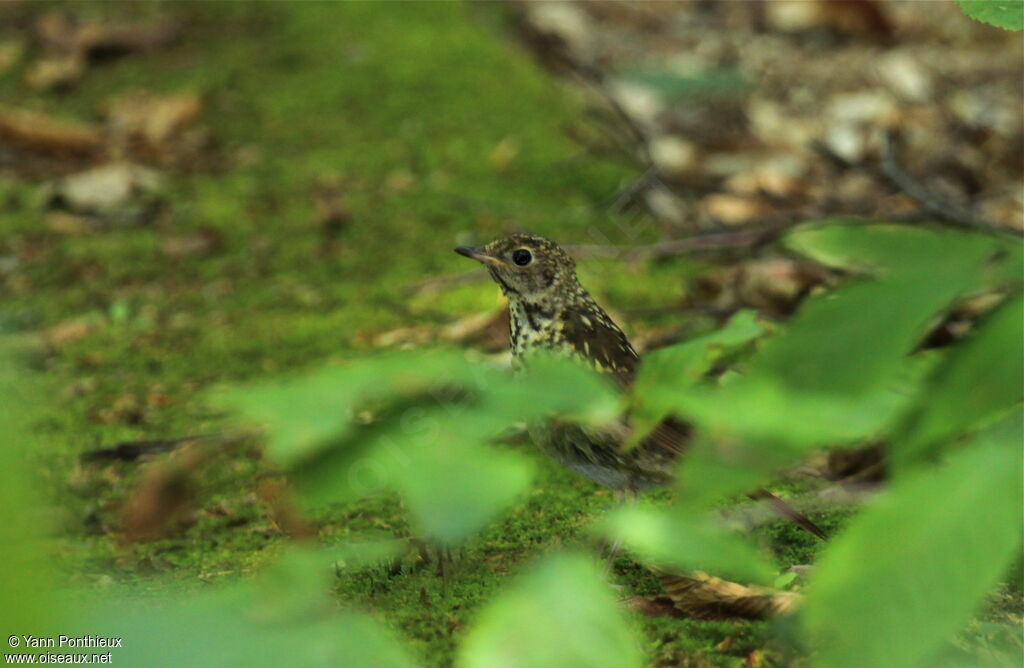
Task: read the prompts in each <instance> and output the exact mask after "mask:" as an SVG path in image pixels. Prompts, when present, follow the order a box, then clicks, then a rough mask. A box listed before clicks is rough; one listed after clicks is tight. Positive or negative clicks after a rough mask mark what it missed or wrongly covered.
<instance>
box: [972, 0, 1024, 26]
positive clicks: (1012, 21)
mask: <svg viewBox="0 0 1024 668" xmlns="http://www.w3.org/2000/svg"><path fill="white" fill-rule="evenodd" d="M956 3H957V4H958V5H960V9H961V11H963V13H964V14H966V15H967V16H970V17H971V18H972V19H974V20H976V21H981V22H983V23H988V24H991V25H994V26H996V27H997V28H1004V29H1006V30H1024V3H1022V2H1018V1H1017V0H1009V1H1007V0H956Z"/></svg>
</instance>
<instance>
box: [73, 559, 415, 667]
mask: <svg viewBox="0 0 1024 668" xmlns="http://www.w3.org/2000/svg"><path fill="white" fill-rule="evenodd" d="M330 565H331V561H330V559H329V558H328V557H327V556H326V554H325V553H323V552H319V551H313V550H311V551H295V552H292V553H288V554H286V555H284V557H283V558H282V559H280V560H279V561H278V562H277V563H276V564H275V565H274V566H273V567H272V568H270V569H269V570H268V572H266V573H264V574H263V575H261V576H259V577H258V578H256V579H255V580H252V581H250V582H246V583H242V584H239V585H235V586H228V587H223V588H218V589H216V590H214V591H211V592H209V593H205V594H202V595H199V596H191V597H187V598H186V597H180V598H171V599H170V600H165V601H162V602H161V603H159V604H146V603H139V602H137V601H119V602H118V603H117V604H114V605H111V606H107V607H104V608H101V609H99V610H97V611H92V612H90V614H89V616H88V618H87V619H88V621H87V622H86V619H83V620H81V621H80V622H78V625H79V627H80V629H81V633H83V634H84V633H93V634H96V630H97V629H116V630H117V631H116V634H117V635H118V636H120V637H122V638H124V639H125V641H124V646H123V647H122V648H119V649H115V650H113V657H112V658H113V661H114V663H124V664H125V665H133V666H157V665H181V664H198V665H204V666H240V665H253V666H271V665H302V666H338V665H352V666H412V665H414V663H413V662H412V660H411V659H410V658H409V656H408V655H407V654H406V652H405V651H404V649H402V647H401V645H400V643H399V642H398V641H397V640H396V639H395V638H393V637H392V636H391V634H390V633H388V632H387V631H386V630H385V629H383V628H381V627H380V626H379V625H378V624H377V623H376V622H375V621H373V620H372V619H370V618H369V617H366V616H364V615H362V614H359V613H356V612H351V611H339V610H338V607H337V604H336V603H335V602H334V601H332V600H331V598H330V597H329V596H328V591H329V582H330V580H329V577H330V571H329V567H330Z"/></svg>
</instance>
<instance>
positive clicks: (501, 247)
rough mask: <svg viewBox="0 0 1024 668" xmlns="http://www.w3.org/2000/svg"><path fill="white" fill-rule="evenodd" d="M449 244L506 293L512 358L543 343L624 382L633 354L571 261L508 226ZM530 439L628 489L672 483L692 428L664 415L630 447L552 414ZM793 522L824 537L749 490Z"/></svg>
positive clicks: (633, 367) (621, 434) (629, 377)
mask: <svg viewBox="0 0 1024 668" xmlns="http://www.w3.org/2000/svg"><path fill="white" fill-rule="evenodd" d="M455 252H456V253H458V254H459V255H463V256H465V257H467V258H470V259H473V260H476V261H478V262H480V263H481V264H483V265H484V266H485V267H486V269H487V271H488V272H489V273H490V276H491V278H492V279H494V282H495V283H497V284H498V286H499V287H500V288H501V291H502V292H503V293H504V295H505V297H506V299H507V301H508V311H509V337H510V342H511V348H512V357H513V366H514V367H515V368H517V369H522V368H524V367H525V366H526V365H527V363H528V358H529V357H530V355H532V354H534V353H536V352H541V351H546V352H548V353H554V354H556V355H562V356H566V357H569V358H572V359H575V360H577V361H580V362H582V363H584V364H586V365H588V366H591V367H592V368H594V369H596V370H597V371H598V372H600V373H601V374H604V375H606V376H607V377H609V378H610V379H611V380H612V381H613V382H614V383H615V384H616V385H617V386H618V387H619V388H620V389H621V390H623V391H625V390H628V389H629V388H630V387H631V386H632V383H633V381H634V379H635V377H636V374H637V371H638V369H639V367H640V364H641V359H640V356H639V355H638V354H637V352H636V349H635V348H634V347H633V346H632V344H630V342H629V339H628V338H627V337H626V335H625V334H624V333H623V331H622V329H621V328H620V327H619V326H618V325H617V324H616V323H615V321H614V320H613V319H612V318H611V316H609V315H608V313H607V311H605V310H604V309H603V308H602V307H601V306H600V305H599V304H598V303H597V302H596V301H595V300H594V298H593V297H592V296H591V295H590V293H589V292H588V291H587V290H586V288H584V287H583V285H582V284H581V283H580V281H579V278H578V277H577V275H576V262H575V261H574V260H573V258H572V257H571V256H570V255H569V254H568V253H566V252H565V250H564V249H562V248H561V247H560V246H559V245H558V244H556V243H555V242H553V241H551V240H550V239H547V238H545V237H541V236H536V235H530V234H512V235H510V236H507V237H504V238H501V239H497V240H495V241H492V242H490V243H488V244H487V245H485V246H482V247H468V246H460V247H458V248H455ZM529 435H530V438H531V440H533V441H534V443H535V444H536V445H537V447H538V448H539V449H540V450H541V451H542V452H544V453H545V454H546V455H548V456H549V457H551V458H552V459H553V460H555V461H556V462H558V463H559V464H561V465H563V466H565V467H566V468H568V469H570V470H572V471H574V472H576V473H578V474H581V475H583V476H585V477H586V478H589V479H590V480H592V481H593V482H595V483H597V484H599V485H601V486H604V487H608V488H611V489H613V490H616V491H617V492H622V493H624V494H625V495H627V496H635V495H636V494H637V493H638V492H641V491H644V490H647V489H650V488H653V487H659V486H666V485H669V484H671V482H672V480H673V473H674V471H675V469H676V466H677V463H678V460H679V458H680V456H682V454H683V453H684V451H685V450H686V447H687V444H688V443H689V441H690V439H691V435H692V428H691V427H690V425H689V424H687V423H686V422H684V421H682V420H680V419H678V418H675V417H669V418H666V419H665V420H663V421H662V422H661V423H659V424H658V425H657V426H656V427H655V428H654V429H653V430H652V431H651V433H650V434H649V435H647V436H646V437H644V438H643V440H641V442H640V443H639V444H637V445H636V446H635V447H632V448H628V449H627V448H625V447H623V445H624V442H625V440H626V437H627V435H628V425H626V426H625V428H624V429H600V430H596V429H593V428H586V427H583V426H581V425H578V424H573V423H571V422H568V421H561V420H558V419H551V420H547V421H545V422H543V423H537V424H532V425H530V427H529ZM748 496H749V497H751V498H753V499H758V500H765V501H767V502H768V503H769V505H771V507H772V508H773V510H774V511H775V512H776V513H778V514H779V515H781V516H782V517H784V518H786V519H787V520H789V521H791V522H793V523H794V524H796V525H797V526H799V527H800V528H802V529H804V530H806V531H808V532H810V533H812V534H814V535H815V536H817V537H818V538H821V539H824V538H825V537H826V535H825V532H824V531H822V529H821V528H820V527H818V526H817V525H816V524H815V523H814V522H812V521H811V520H810V519H809V518H807V517H806V516H804V515H803V514H802V513H799V512H798V511H796V510H795V509H793V508H792V507H791V506H789V504H787V503H785V502H784V501H783V500H782V499H780V498H779V497H777V496H775V495H774V494H772V493H771V492H768V491H767V490H764V489H758V490H755V491H752V492H750V493H748Z"/></svg>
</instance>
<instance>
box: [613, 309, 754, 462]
mask: <svg viewBox="0 0 1024 668" xmlns="http://www.w3.org/2000/svg"><path fill="white" fill-rule="evenodd" d="M763 333H764V329H763V328H762V327H761V325H760V324H758V322H757V313H756V312H755V311H749V310H746V311H739V312H737V313H736V314H735V315H733V316H732V318H730V319H729V322H728V323H726V324H725V326H724V327H722V328H721V329H719V330H717V331H715V332H712V333H710V334H707V335H705V336H701V337H697V338H695V339H691V340H689V341H685V342H683V343H679V344H676V345H673V346H668V347H666V348H661V349H659V350H655V351H654V352H651V353H648V354H647V355H645V356H644V360H643V363H642V364H641V365H640V370H639V371H638V372H637V377H636V381H635V383H634V385H633V397H634V400H633V404H632V407H631V410H630V424H631V426H632V427H633V434H632V436H631V443H630V444H629V445H630V446H633V445H636V444H637V443H639V442H640V440H641V439H642V438H643V437H644V436H646V435H647V434H648V433H649V432H650V431H651V429H653V428H654V427H655V426H657V425H658V423H660V422H661V421H662V420H664V419H665V418H666V417H667V416H668V415H669V414H671V413H672V412H673V410H674V409H675V408H676V404H677V402H676V401H675V400H674V395H675V393H676V392H678V391H679V390H680V389H682V388H686V387H692V386H694V385H697V384H698V383H700V382H701V381H702V380H704V378H705V375H706V374H707V373H708V371H710V370H711V368H712V366H713V365H714V364H715V363H716V362H717V361H718V360H719V359H721V358H722V356H723V355H725V354H727V353H728V352H729V351H731V350H733V349H735V348H737V347H739V346H743V345H745V344H747V343H749V342H750V341H752V340H753V339H755V338H757V337H758V336H760V335H761V334H763Z"/></svg>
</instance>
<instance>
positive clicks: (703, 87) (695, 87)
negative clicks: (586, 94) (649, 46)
mask: <svg viewBox="0 0 1024 668" xmlns="http://www.w3.org/2000/svg"><path fill="white" fill-rule="evenodd" d="M620 76H621V77H622V78H623V79H625V80H626V81H629V82H631V83H637V84H641V85H643V86H646V87H647V88H650V89H651V90H653V91H655V92H656V93H658V94H659V95H661V96H662V97H664V98H666V99H668V100H679V99H683V98H706V97H713V96H721V95H736V94H739V93H743V92H745V91H746V90H748V89H749V88H750V82H749V81H747V79H746V77H744V76H743V73H742V72H740V71H739V70H736V69H719V70H711V71H707V72H701V73H699V74H696V75H694V76H686V75H683V74H680V73H678V72H673V71H671V70H667V69H664V68H655V67H644V68H634V69H630V70H626V71H624V72H622V73H621V74H620Z"/></svg>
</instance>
